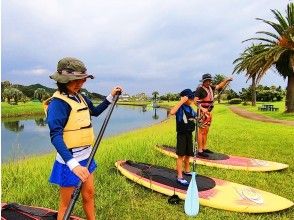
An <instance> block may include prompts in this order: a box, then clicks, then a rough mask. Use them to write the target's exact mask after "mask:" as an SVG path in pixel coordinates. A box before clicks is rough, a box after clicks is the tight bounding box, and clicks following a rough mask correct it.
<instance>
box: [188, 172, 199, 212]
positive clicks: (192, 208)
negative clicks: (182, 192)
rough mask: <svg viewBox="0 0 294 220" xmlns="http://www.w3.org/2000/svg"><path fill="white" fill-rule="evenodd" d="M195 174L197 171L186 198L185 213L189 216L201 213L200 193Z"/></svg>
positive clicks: (193, 174) (193, 175)
mask: <svg viewBox="0 0 294 220" xmlns="http://www.w3.org/2000/svg"><path fill="white" fill-rule="evenodd" d="M195 175H196V173H195V172H193V173H192V178H191V181H190V184H189V187H188V190H187V194H186V199H185V213H186V214H187V215H189V216H196V215H197V214H198V213H199V195H198V188H197V184H196V176H195Z"/></svg>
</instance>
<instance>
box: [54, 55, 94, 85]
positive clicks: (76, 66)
mask: <svg viewBox="0 0 294 220" xmlns="http://www.w3.org/2000/svg"><path fill="white" fill-rule="evenodd" d="M50 78H51V79H53V80H55V81H57V82H59V83H68V82H69V81H72V80H77V79H85V78H90V79H94V76H93V75H91V74H87V68H86V66H85V64H84V63H83V62H82V61H80V60H78V59H76V58H73V57H65V58H63V59H61V60H59V62H58V64H57V71H56V72H54V73H53V74H52V75H51V76H50Z"/></svg>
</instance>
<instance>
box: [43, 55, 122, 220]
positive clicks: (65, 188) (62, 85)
mask: <svg viewBox="0 0 294 220" xmlns="http://www.w3.org/2000/svg"><path fill="white" fill-rule="evenodd" d="M50 78H51V79H53V80H55V81H56V82H57V87H58V89H57V91H56V92H55V93H54V94H53V96H52V97H51V98H49V99H47V100H46V101H45V102H44V109H45V113H46V115H47V123H48V127H49V130H50V138H51V142H52V144H53V146H54V147H55V148H56V150H57V155H56V160H55V162H54V165H53V169H52V172H51V176H50V179H49V182H51V183H53V184H57V185H59V186H60V199H59V200H60V201H59V209H58V217H57V219H58V220H59V219H60V220H61V219H63V216H64V214H65V211H66V209H67V207H68V205H69V202H70V200H71V195H72V192H73V190H74V188H75V187H76V186H77V185H78V183H79V181H80V180H81V181H82V182H83V184H82V188H81V194H82V200H83V209H84V211H85V214H86V217H87V219H88V220H94V219H95V211H94V177H93V171H94V170H95V169H96V167H97V165H96V162H95V161H94V160H93V162H92V163H91V165H90V167H89V170H88V169H87V168H86V167H85V166H86V164H87V160H88V158H89V156H90V153H91V150H92V144H93V143H94V130H93V127H92V123H91V116H99V115H100V114H101V113H102V112H103V111H104V110H105V109H107V107H108V105H109V104H110V103H111V102H112V99H113V97H114V95H115V94H116V92H118V91H120V92H121V91H122V88H121V87H120V86H116V87H115V88H114V89H112V91H111V93H110V94H109V95H108V96H107V97H106V98H105V99H104V100H103V102H102V103H101V104H99V105H97V106H94V105H93V103H92V102H91V100H90V99H89V98H87V97H86V96H85V95H83V94H81V93H80V91H81V88H82V86H83V84H84V83H85V82H86V80H87V79H88V78H90V79H93V78H94V76H93V75H89V74H87V69H86V66H85V64H84V63H83V62H82V61H80V60H78V59H76V58H73V57H65V58H63V59H61V60H60V61H59V62H58V64H57V71H56V72H55V73H54V74H53V75H51V76H50Z"/></svg>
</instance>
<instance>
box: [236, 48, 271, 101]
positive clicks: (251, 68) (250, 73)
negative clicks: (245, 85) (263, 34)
mask: <svg viewBox="0 0 294 220" xmlns="http://www.w3.org/2000/svg"><path fill="white" fill-rule="evenodd" d="M264 49H265V46H264V45H263V44H258V45H255V44H252V46H251V47H248V48H246V49H245V50H244V52H243V53H241V54H240V57H239V58H237V59H236V60H234V62H233V64H235V68H234V71H233V73H241V72H245V76H247V77H248V79H247V81H248V80H249V79H251V80H252V83H251V89H252V97H251V104H252V106H256V85H257V80H256V77H257V74H258V72H259V71H260V69H261V68H260V66H262V65H263V64H264V62H265V60H260V64H259V65H253V64H252V63H253V61H254V58H255V56H257V55H258V54H260V53H261V52H263V51H264Z"/></svg>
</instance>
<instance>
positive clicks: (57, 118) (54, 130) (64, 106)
mask: <svg viewBox="0 0 294 220" xmlns="http://www.w3.org/2000/svg"><path fill="white" fill-rule="evenodd" d="M82 96H83V98H84V99H85V101H86V103H87V105H88V107H89V110H90V114H91V116H96V117H97V116H98V115H100V114H101V113H102V112H103V111H104V110H105V109H106V108H107V107H108V105H109V104H110V102H109V101H108V100H107V99H105V100H104V101H103V102H102V103H100V104H99V105H97V106H94V105H93V103H92V102H91V100H90V99H88V98H87V97H86V96H84V95H82ZM69 98H71V99H72V100H75V101H77V102H80V100H79V98H78V97H77V96H69ZM107 98H108V97H107ZM70 111H71V107H70V105H69V104H68V103H66V102H65V101H63V100H61V99H58V98H53V99H52V100H51V102H50V104H49V106H48V110H47V123H48V126H49V129H50V138H51V143H52V144H53V145H54V147H55V148H56V150H57V152H58V153H59V155H60V156H61V157H62V159H63V160H64V162H65V163H67V162H68V161H69V160H71V159H72V158H73V155H72V154H71V152H70V151H69V150H68V149H67V147H66V145H65V143H64V140H63V130H64V127H65V125H66V123H67V120H68V118H69V115H70Z"/></svg>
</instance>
